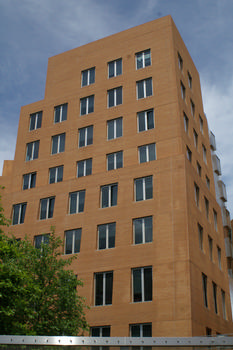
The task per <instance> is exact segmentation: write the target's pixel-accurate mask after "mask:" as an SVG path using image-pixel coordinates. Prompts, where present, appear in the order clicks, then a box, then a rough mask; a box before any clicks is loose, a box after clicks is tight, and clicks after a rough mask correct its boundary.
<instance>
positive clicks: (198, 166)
mask: <svg viewBox="0 0 233 350" xmlns="http://www.w3.org/2000/svg"><path fill="white" fill-rule="evenodd" d="M197 173H198V175H199V176H201V166H200V163H199V162H198V161H197Z"/></svg>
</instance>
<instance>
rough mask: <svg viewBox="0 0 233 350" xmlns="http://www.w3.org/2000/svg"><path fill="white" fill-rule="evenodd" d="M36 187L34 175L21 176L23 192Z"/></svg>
mask: <svg viewBox="0 0 233 350" xmlns="http://www.w3.org/2000/svg"><path fill="white" fill-rule="evenodd" d="M35 186H36V173H30V174H25V175H23V190H28V189H30V188H34V187H35Z"/></svg>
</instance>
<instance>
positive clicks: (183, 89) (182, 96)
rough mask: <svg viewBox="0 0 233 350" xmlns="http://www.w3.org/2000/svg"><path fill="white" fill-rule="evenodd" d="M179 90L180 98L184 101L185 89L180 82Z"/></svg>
mask: <svg viewBox="0 0 233 350" xmlns="http://www.w3.org/2000/svg"><path fill="white" fill-rule="evenodd" d="M180 89H181V98H182V100H184V101H185V92H186V89H185V86H184V84H183V83H182V81H181V82H180Z"/></svg>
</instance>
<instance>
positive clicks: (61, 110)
mask: <svg viewBox="0 0 233 350" xmlns="http://www.w3.org/2000/svg"><path fill="white" fill-rule="evenodd" d="M65 105H66V112H67V108H68V106H67V105H68V104H67V103H63V104H62V105H59V106H55V107H54V124H58V123H61V122H64V121H66V120H67V114H66V118H65V119H63V108H64V106H65ZM56 108H59V120H58V121H57V122H56V121H55V115H56Z"/></svg>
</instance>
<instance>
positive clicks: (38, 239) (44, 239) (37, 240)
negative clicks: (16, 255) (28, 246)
mask: <svg viewBox="0 0 233 350" xmlns="http://www.w3.org/2000/svg"><path fill="white" fill-rule="evenodd" d="M48 243H49V234H43V235H39V236H35V237H34V244H35V248H37V249H41V245H42V244H48Z"/></svg>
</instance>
